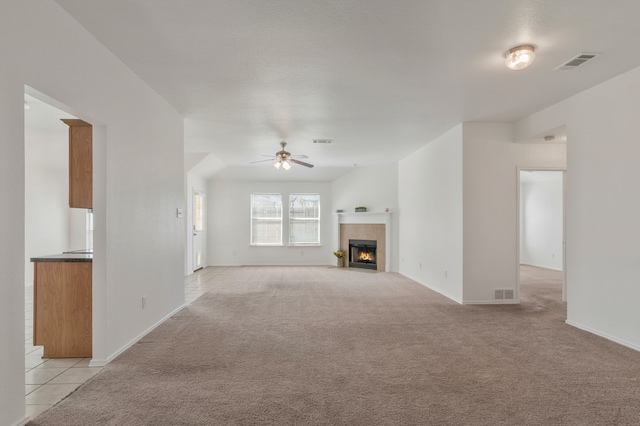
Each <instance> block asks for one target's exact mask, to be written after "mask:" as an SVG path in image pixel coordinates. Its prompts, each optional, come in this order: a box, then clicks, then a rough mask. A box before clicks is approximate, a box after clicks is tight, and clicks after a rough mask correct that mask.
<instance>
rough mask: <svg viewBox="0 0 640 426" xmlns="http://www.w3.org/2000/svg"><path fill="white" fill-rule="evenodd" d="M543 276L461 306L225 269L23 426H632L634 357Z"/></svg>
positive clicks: (336, 280)
mask: <svg viewBox="0 0 640 426" xmlns="http://www.w3.org/2000/svg"><path fill="white" fill-rule="evenodd" d="M538 272H540V271H538ZM544 272H545V271H542V273H544ZM547 272H548V271H547ZM527 274H529V275H527ZM539 276H540V274H536V271H535V270H530V271H529V272H524V273H523V279H524V281H525V282H523V285H522V303H521V305H510V306H506V305H503V306H489V305H482V306H461V305H458V304H456V303H454V302H451V301H449V300H448V299H446V298H444V297H443V296H440V295H438V294H436V293H434V292H432V291H430V290H428V289H427V288H425V287H423V286H421V285H419V284H417V283H415V282H413V281H411V280H409V279H406V278H404V277H402V276H400V275H398V274H393V273H362V272H359V271H353V270H346V269H337V268H328V267H286V268H282V267H238V268H229V269H228V270H227V271H226V272H225V273H222V274H219V275H217V276H216V278H215V279H216V286H215V288H214V289H213V290H212V291H210V292H209V293H208V294H206V295H204V296H202V297H201V298H200V299H198V300H197V301H196V302H194V303H193V304H192V305H190V306H189V307H187V308H185V309H184V310H182V311H181V312H180V313H179V314H178V315H175V316H174V317H173V318H171V319H170V320H168V321H167V322H166V323H165V324H163V325H161V326H160V327H158V328H157V329H156V330H155V331H153V332H152V333H150V334H149V335H148V336H146V337H145V338H144V339H142V340H141V341H140V342H139V343H137V344H136V345H134V346H133V347H132V348H131V349H129V350H128V351H126V352H125V353H124V354H123V355H121V356H120V357H118V358H117V359H116V360H114V361H113V362H112V363H110V364H109V365H107V367H105V368H104V370H103V371H102V372H101V373H100V374H98V375H97V376H96V377H94V378H93V379H92V380H90V381H89V382H87V383H86V384H85V385H83V386H82V387H81V388H80V389H79V390H77V391H76V392H75V393H73V394H71V395H70V396H69V397H67V398H66V399H65V400H63V401H62V402H60V403H59V404H58V405H56V406H55V407H53V408H52V409H50V410H49V411H47V412H46V413H44V414H43V415H41V416H39V417H38V418H36V419H35V421H33V422H32V423H31V424H32V425H34V426H36V425H65V426H66V425H83V426H84V425H616V424H619V425H623V424H624V425H633V424H640V353H639V352H636V351H633V350H631V349H629V348H625V347H623V346H620V345H617V344H615V343H612V342H609V341H607V340H604V339H602V338H599V337H597V336H594V335H591V334H588V333H585V332H583V331H580V330H578V329H575V328H573V327H570V326H568V325H566V324H565V323H564V319H565V315H566V314H565V307H564V304H563V303H562V302H561V301H560V284H559V282H558V281H557V280H558V278H557V274H555V275H554V274H553V273H551V278H548V279H546V280H545V279H544V278H543V279H538V278H537V277H539ZM554 276H555V278H553V277H554ZM527 277H528V278H527ZM553 280H556V281H555V282H553ZM537 281H539V282H537Z"/></svg>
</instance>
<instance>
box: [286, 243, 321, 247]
mask: <svg viewBox="0 0 640 426" xmlns="http://www.w3.org/2000/svg"><path fill="white" fill-rule="evenodd" d="M289 247H322V244H320V243H289Z"/></svg>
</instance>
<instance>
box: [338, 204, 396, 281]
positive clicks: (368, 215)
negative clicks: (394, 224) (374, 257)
mask: <svg viewBox="0 0 640 426" xmlns="http://www.w3.org/2000/svg"><path fill="white" fill-rule="evenodd" d="M334 217H335V219H336V220H335V221H334V223H335V226H334V229H335V231H334V232H335V234H334V235H335V241H338V243H339V242H340V224H342V223H363V224H379V223H381V224H384V233H385V240H386V241H385V258H386V262H385V265H384V270H385V272H389V271H391V263H390V262H391V212H339V213H338V212H336V213H334Z"/></svg>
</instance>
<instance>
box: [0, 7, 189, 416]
mask: <svg viewBox="0 0 640 426" xmlns="http://www.w3.org/2000/svg"><path fill="white" fill-rule="evenodd" d="M0 51H2V53H3V60H2V61H0V151H1V155H0V199H2V203H0V241H2V245H1V246H0V271H2V272H1V273H0V290H1V291H2V297H0V358H1V359H2V360H3V362H2V363H1V364H0V395H2V398H1V399H0V425H13V424H18V423H20V422H22V421H23V420H24V415H25V411H24V346H23V345H24V282H25V271H24V254H25V249H24V248H25V243H24V239H25V156H24V152H25V147H24V128H23V126H24V108H23V104H24V101H23V99H24V88H25V85H28V86H30V87H32V88H35V89H37V90H38V91H40V92H41V93H44V94H46V95H48V96H49V97H51V98H53V99H55V100H58V101H59V102H60V104H61V105H62V106H63V107H62V108H61V109H63V110H65V111H67V112H69V113H70V114H72V115H74V116H76V117H79V118H81V119H84V120H85V121H88V122H90V123H92V124H94V143H97V145H98V146H97V147H96V148H97V152H101V153H102V154H103V156H102V158H97V157H94V167H95V169H96V171H95V172H94V206H95V207H97V209H96V208H94V214H95V218H96V224H97V225H100V227H101V228H100V229H96V232H95V240H96V243H97V245H98V249H97V250H96V253H95V255H94V282H93V287H94V292H93V293H94V300H93V307H94V313H96V315H94V319H93V320H94V321H93V323H94V325H93V336H94V361H97V362H98V363H100V362H105V361H108V360H109V359H111V358H112V357H113V356H115V355H116V354H117V353H119V351H121V350H122V349H123V348H125V347H126V346H127V345H128V344H130V343H132V342H133V341H135V339H136V338H138V337H139V336H140V335H141V334H143V333H144V332H145V331H146V330H148V329H149V328H150V327H153V326H154V325H155V324H157V323H158V322H159V321H161V320H162V319H163V318H165V317H166V316H167V315H169V314H170V313H171V312H173V311H174V310H176V309H177V308H179V307H180V306H181V305H182V304H183V300H184V290H183V287H184V285H183V270H184V265H183V263H184V262H183V250H184V228H185V225H184V222H182V221H181V220H178V219H177V218H176V214H175V211H176V208H178V207H184V195H183V191H184V172H183V120H182V117H181V116H180V115H179V114H178V113H177V112H176V111H175V110H174V109H173V108H171V107H170V106H169V105H168V104H167V103H166V102H165V101H164V100H163V99H162V98H161V97H160V96H158V95H157V94H155V93H154V92H152V91H151V89H150V88H149V87H148V86H147V85H146V84H145V83H143V82H142V81H141V80H140V79H139V78H138V77H137V76H136V75H135V74H133V73H132V72H131V71H130V70H129V69H128V68H127V67H125V66H124V65H123V64H122V63H120V62H119V61H118V60H117V59H116V58H115V57H114V56H113V55H112V54H111V53H110V52H109V51H108V50H107V49H106V48H104V47H103V46H102V45H100V44H99V43H97V42H96V41H95V40H94V39H93V38H92V37H91V36H90V35H89V34H88V33H87V32H86V31H85V30H84V29H83V28H82V27H81V26H80V25H79V24H78V23H77V22H75V21H74V20H73V19H71V18H70V17H69V15H68V14H67V13H66V12H64V10H62V9H61V8H60V7H59V6H58V5H57V4H56V3H55V2H53V1H34V0H26V1H23V0H5V1H3V2H1V3H0ZM96 131H98V133H99V134H100V135H101V136H100V137H99V138H97V140H96V138H95V134H96ZM94 248H95V247H94ZM142 295H147V296H148V305H147V309H145V310H142V308H141V306H140V300H141V296H142Z"/></svg>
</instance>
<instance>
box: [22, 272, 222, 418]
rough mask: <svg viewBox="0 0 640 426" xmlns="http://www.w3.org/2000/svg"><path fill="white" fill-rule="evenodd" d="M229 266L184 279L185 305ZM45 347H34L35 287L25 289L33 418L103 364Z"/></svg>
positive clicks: (27, 364)
mask: <svg viewBox="0 0 640 426" xmlns="http://www.w3.org/2000/svg"><path fill="white" fill-rule="evenodd" d="M226 269H227V268H226V267H209V268H205V269H201V270H199V271H197V272H195V273H194V274H192V275H189V276H188V277H186V278H185V280H184V285H185V287H184V292H185V296H184V297H185V304H186V305H188V304H190V303H192V302H193V301H194V300H196V299H197V298H198V297H200V296H201V295H203V294H204V293H206V292H207V291H208V290H209V289H210V288H211V287H212V286H213V285H214V278H215V276H216V275H218V274H221V273H223V272H224V271H225V270H226ZM42 351H43V349H42V346H33V287H27V288H26V290H25V383H26V389H25V395H26V404H27V405H26V412H27V415H28V416H29V418H31V419H33V418H34V417H36V416H38V415H39V414H41V413H42V412H44V411H45V410H47V409H49V408H50V407H52V406H53V405H55V404H56V403H58V402H59V401H61V400H62V399H63V398H64V397H66V396H67V395H69V394H70V393H71V392H73V391H74V390H76V389H77V388H78V387H80V385H82V384H83V383H84V382H86V381H87V380H89V379H90V378H91V377H93V376H94V375H96V374H98V373H99V372H100V370H102V367H89V361H90V359H89V358H63V359H48V358H42V353H43V352H42Z"/></svg>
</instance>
